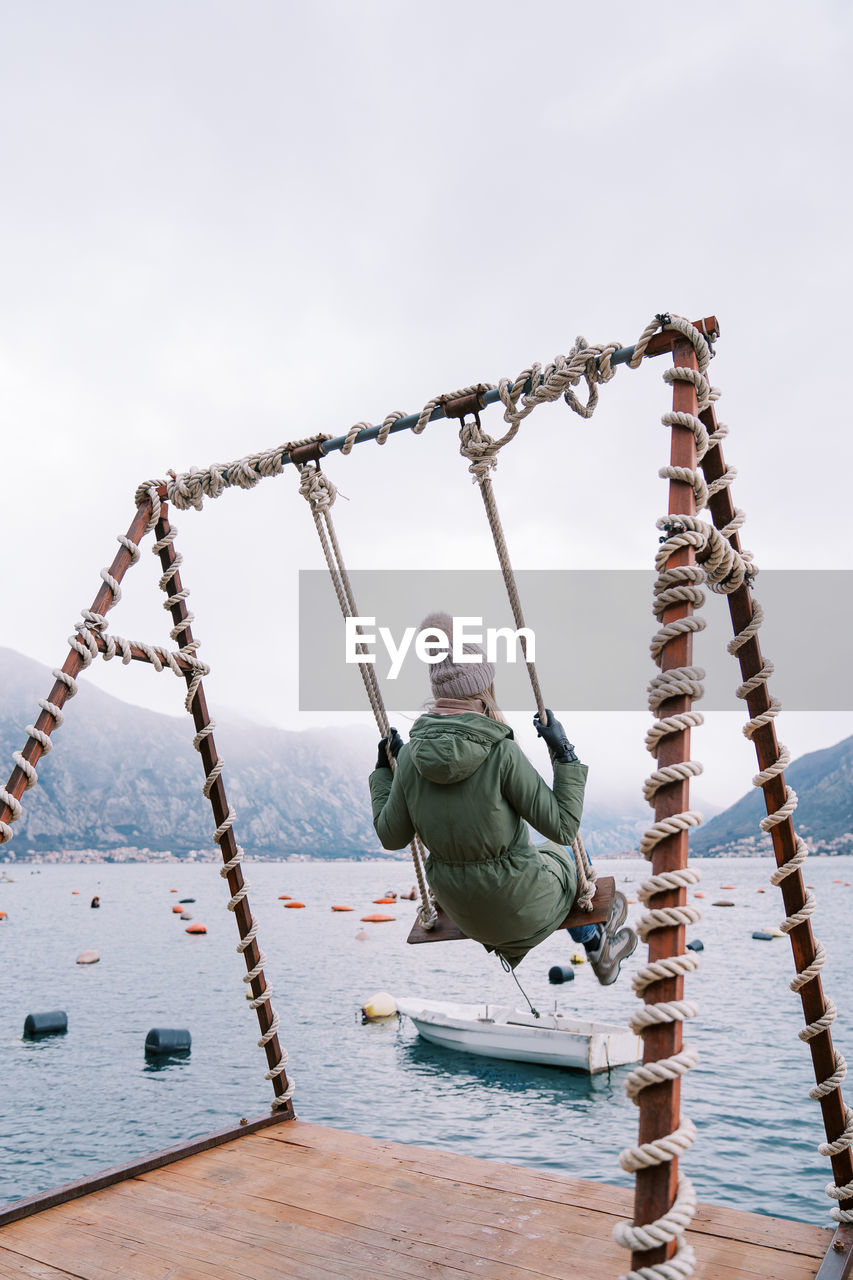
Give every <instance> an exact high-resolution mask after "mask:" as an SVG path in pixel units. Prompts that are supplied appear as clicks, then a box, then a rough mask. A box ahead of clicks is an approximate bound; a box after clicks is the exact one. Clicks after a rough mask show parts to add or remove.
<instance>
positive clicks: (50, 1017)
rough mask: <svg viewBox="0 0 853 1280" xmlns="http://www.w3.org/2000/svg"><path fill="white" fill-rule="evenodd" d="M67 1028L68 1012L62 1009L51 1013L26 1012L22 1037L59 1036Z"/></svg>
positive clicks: (27, 1038) (31, 1038)
mask: <svg viewBox="0 0 853 1280" xmlns="http://www.w3.org/2000/svg"><path fill="white" fill-rule="evenodd" d="M67 1030H68V1014H67V1013H66V1012H65V1010H64V1009H54V1011H53V1013H28V1014H27V1016H26V1018H25V1019H24V1039H25V1040H37V1039H38V1037H39V1036H61V1035H64V1034H65V1032H66V1031H67Z"/></svg>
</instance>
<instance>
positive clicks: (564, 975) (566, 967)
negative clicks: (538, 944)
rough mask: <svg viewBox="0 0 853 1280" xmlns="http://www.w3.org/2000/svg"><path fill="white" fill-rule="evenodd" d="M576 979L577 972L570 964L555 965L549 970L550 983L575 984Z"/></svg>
mask: <svg viewBox="0 0 853 1280" xmlns="http://www.w3.org/2000/svg"><path fill="white" fill-rule="evenodd" d="M574 978H575V971H574V969H573V968H572V966H571V965H570V964H553V965H551V968H550V969H549V970H548V981H549V982H553V983H559V982H574Z"/></svg>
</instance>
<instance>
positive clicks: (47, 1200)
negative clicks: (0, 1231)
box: [0, 1109, 292, 1227]
mask: <svg viewBox="0 0 853 1280" xmlns="http://www.w3.org/2000/svg"><path fill="white" fill-rule="evenodd" d="M284 1122H287V1123H292V1113H291V1112H287V1111H285V1110H284V1109H282V1110H281V1111H278V1112H273V1113H271V1114H269V1115H265V1116H260V1117H258V1118H256V1119H254V1120H247V1121H246V1122H245V1124H244V1123H241V1124H238V1125H231V1126H229V1127H228V1128H227V1129H217V1130H216V1131H215V1132H214V1133H206V1134H203V1135H202V1136H201V1137H199V1138H190V1139H189V1141H188V1142H179V1143H177V1144H176V1145H175V1146H174V1147H166V1148H164V1149H163V1150H162V1151H156V1152H155V1153H154V1155H151V1156H146V1157H145V1158H144V1159H142V1160H126V1161H125V1162H124V1163H123V1164H117V1165H114V1166H113V1167H112V1168H111V1169H104V1170H103V1171H102V1172H101V1173H93V1174H89V1175H88V1177H85V1178H78V1179H77V1180H76V1181H74V1182H65V1183H63V1184H62V1186H60V1187H53V1188H52V1189H51V1190H49V1191H38V1192H36V1194H35V1195H33V1196H27V1197H26V1198H25V1199H23V1200H15V1201H14V1202H13V1203H12V1204H10V1205H7V1206H6V1207H5V1209H3V1210H0V1227H3V1226H5V1224H6V1223H7V1222H16V1221H17V1220H18V1219H19V1218H26V1217H28V1216H29V1215H30V1214H32V1213H40V1212H41V1211H42V1210H43V1209H49V1208H51V1207H52V1206H53V1205H57V1204H64V1203H65V1202H66V1201H68V1200H76V1199H77V1198H78V1197H79V1196H85V1195H89V1193H90V1192H92V1191H99V1190H100V1189H101V1188H102V1187H108V1186H110V1185H111V1184H112V1183H114V1182H121V1181H122V1180H123V1179H125V1178H134V1177H136V1176H137V1175H138V1174H140V1173H146V1172H148V1171H149V1170H151V1169H159V1168H160V1167H161V1165H166V1164H172V1163H173V1162H174V1161H175V1160H182V1159H184V1157H185V1156H189V1155H193V1154H195V1153H196V1152H198V1151H206V1150H207V1149H208V1148H209V1147H215V1146H219V1145H220V1144H221V1143H223V1142H231V1141H233V1140H234V1139H235V1138H242V1137H244V1136H248V1135H249V1134H252V1133H255V1132H257V1130H258V1129H266V1128H268V1127H269V1126H270V1125H278V1124H282V1123H284Z"/></svg>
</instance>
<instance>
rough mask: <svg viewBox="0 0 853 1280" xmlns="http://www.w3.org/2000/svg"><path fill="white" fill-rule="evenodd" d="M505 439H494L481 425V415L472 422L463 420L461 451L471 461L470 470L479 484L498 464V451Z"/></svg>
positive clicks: (460, 437)
mask: <svg viewBox="0 0 853 1280" xmlns="http://www.w3.org/2000/svg"><path fill="white" fill-rule="evenodd" d="M504 443H505V441H504V440H494V439H493V438H492V437H491V436H490V435H487V433H486V432H485V431H484V430H483V428H482V426H481V425H480V415H479V414H475V415H474V417H473V419H472V420H471V421H470V422H466V421H463V423H462V425H461V427H460V428H459V452H460V453H461V454H462V456H463V458H467V459H468V462H469V464H470V465H469V467H468V470H469V471H470V472H471V475H472V476H473V477H474V479H475V480H476V481H477V483H478V484H482V482H483V481H484V480H485V479H486V477H487V476H488V475H489V473H490V472H491V471H493V470H494V469H495V467H496V466H497V465H498V457H497V455H498V452H499V450H500V448H501V446H502V445H503V444H504Z"/></svg>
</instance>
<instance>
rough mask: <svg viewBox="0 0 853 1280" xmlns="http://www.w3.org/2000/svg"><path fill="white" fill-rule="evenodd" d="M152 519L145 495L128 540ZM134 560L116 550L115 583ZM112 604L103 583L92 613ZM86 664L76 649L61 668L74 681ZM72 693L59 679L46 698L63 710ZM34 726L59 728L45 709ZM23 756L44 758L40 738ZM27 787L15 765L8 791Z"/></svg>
mask: <svg viewBox="0 0 853 1280" xmlns="http://www.w3.org/2000/svg"><path fill="white" fill-rule="evenodd" d="M150 518H151V503H150V501H149V500H148V499H147V498H146V499H145V501H144V502H141V503H140V504H139V506H138V507H137V509H136V515H135V516H134V517H133V520H132V521H131V525H130V528H129V529H128V531H127V539H128V541H129V542H132V543H133V544H134V545H135V544H137V543H138V542H139V540H140V539H141V538H142V537H143V536H144V535H145V531H146V528H147V526H148V521H149V520H150ZM133 563H134V556H133V555H132V553H131V552H130V551H128V549H127V547H125V546H122V547H121V549H120V550H119V551H118V552H117V553H116V556H115V559H114V560H113V562H112V564H111V565H110V567H109V574H110V576H111V577H112V578H114V579H115V580H116V582H121V580H122V579H123V577H124V575H125V574H126V573H127V571H128V569H129V568H130V566H131V565H132V564H133ZM112 606H113V593H112V591H111V589H110V587H109V586H108V585H107V584H106V583H104V584H103V586H102V587H101V589H100V591H99V592H98V594H97V595H96V596H95V599H94V600H93V601H92V610H91V611H92V613H100V614H106V613H108V612H109V610H110V609H111V608H112ZM84 666H88V663H85V662H84V660H83V658H82V657H81V656H80V654H79V653H78V652H77V650H76V649H71V650H70V652H69V654H68V657H67V658H66V659H65V662H64V664H63V666H62V670H63V671H64V672H65V674H66V675H67V676H70V677H71V679H72V680H74V679H76V677H77V676H78V675H79V674H80V672H81V671H82V670H83V668H84ZM71 696H72V695H71V691H70V689H69V688H68V686H67V685H66V684H65V683H64V682H63V681H62V680H57V681H56V683H55V684H54V686H53V688H52V689H51V691H50V696H49V697H48V698H47V699H46V701H47V702H51V703H53V705H54V706H55V707H58V708H59V709H60V710H61V709H62V708H63V707H64V706H65V703H66V702H67V701H68V699H69V698H70V697H71ZM34 728H36V729H38V730H39V731H40V732H41V733H44V734H46V735H47V737H50V735H51V734H52V733H53V731H54V729H55V728H56V721H55V720H54V718H53V716H52V715H51V714H50V712H49V711H42V712H41V714H40V715H39V718H38V719H37V720H36V722H35V725H34ZM21 755H22V756H23V757H24V759H25V760H26V761H27V763H28V764H31V765H32V766H33V767H34V768H35V766H36V765H37V764H38V762H39V760H40V759H41V757H42V756H43V755H44V747H43V746H42V745H41V743H40V742H39V741H38V739H37V738H27V741H26V744H25V746H24V749H23V751H22V752H21ZM26 789H27V775H26V773H25V772H24V770H23V769H21V768H20V767H19V766H18V765H15V768H14V769H13V770H12V773H11V774H10V776H9V781H8V783H7V784H6V790H7V791H8V793H9V794H10V795H11V796H14V797H15V799H16V800H20V799H21V797H22V795H23V794H24V792H25V791H26ZM12 816H13V815H12V806H11V805H8V804H5V803H3V802H0V822H6V823H8V822H9V821H10V820H11V818H12Z"/></svg>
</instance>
